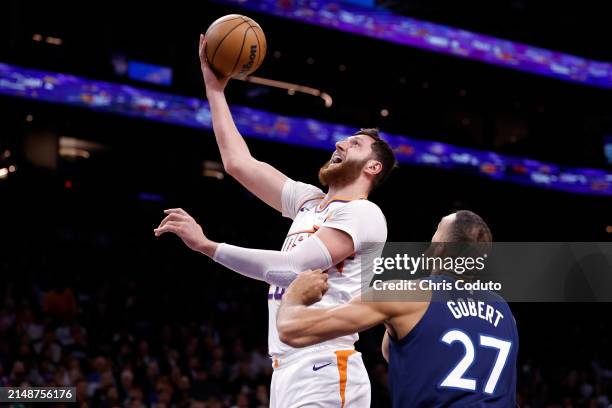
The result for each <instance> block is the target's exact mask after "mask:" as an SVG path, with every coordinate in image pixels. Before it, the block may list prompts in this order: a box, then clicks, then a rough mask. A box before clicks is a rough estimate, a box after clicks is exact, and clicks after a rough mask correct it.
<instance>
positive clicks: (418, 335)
mask: <svg viewBox="0 0 612 408" xmlns="http://www.w3.org/2000/svg"><path fill="white" fill-rule="evenodd" d="M426 281H427V282H431V283H436V284H438V285H446V288H448V287H449V286H450V287H453V288H454V287H455V286H454V284H455V282H456V281H455V279H453V278H451V277H448V276H434V277H431V278H428V279H426ZM389 343H390V344H389V385H390V390H391V398H392V400H393V407H395V408H400V407H401V408H416V407H426V408H433V407H461V408H467V407H496V408H497V407H499V408H514V407H516V356H517V354H518V332H517V329H516V322H515V321H514V316H512V312H511V311H510V308H509V307H508V304H507V303H506V302H505V301H504V300H503V298H501V297H500V296H499V295H497V294H495V293H493V292H489V291H477V292H466V291H457V290H433V291H432V301H431V303H430V304H429V307H428V309H427V311H426V312H425V314H424V315H423V317H422V318H421V320H420V321H419V323H417V325H416V326H415V327H414V328H413V329H412V331H410V333H408V334H407V335H406V336H405V337H404V338H402V339H400V340H398V341H395V340H393V339H391V341H390V342H389Z"/></svg>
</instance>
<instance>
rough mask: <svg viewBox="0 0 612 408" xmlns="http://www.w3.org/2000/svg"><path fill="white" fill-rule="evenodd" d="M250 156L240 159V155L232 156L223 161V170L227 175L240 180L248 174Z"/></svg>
mask: <svg viewBox="0 0 612 408" xmlns="http://www.w3.org/2000/svg"><path fill="white" fill-rule="evenodd" d="M250 159H252V157H251V156H245V157H241V156H240V155H234V156H232V157H229V158H227V159H224V160H223V169H224V170H225V172H226V173H227V174H229V175H230V176H232V177H233V178H235V179H236V180H240V178H241V177H242V176H243V175H245V174H247V173H248V172H249V168H251V166H250V161H249V160H250Z"/></svg>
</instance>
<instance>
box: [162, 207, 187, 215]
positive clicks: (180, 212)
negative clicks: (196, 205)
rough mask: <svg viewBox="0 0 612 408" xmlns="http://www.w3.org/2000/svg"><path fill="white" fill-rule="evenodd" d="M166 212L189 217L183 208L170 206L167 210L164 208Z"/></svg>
mask: <svg viewBox="0 0 612 408" xmlns="http://www.w3.org/2000/svg"><path fill="white" fill-rule="evenodd" d="M164 214H181V215H186V216H187V217H189V214H187V212H186V211H185V210H183V209H182V208H169V209H167V210H164Z"/></svg>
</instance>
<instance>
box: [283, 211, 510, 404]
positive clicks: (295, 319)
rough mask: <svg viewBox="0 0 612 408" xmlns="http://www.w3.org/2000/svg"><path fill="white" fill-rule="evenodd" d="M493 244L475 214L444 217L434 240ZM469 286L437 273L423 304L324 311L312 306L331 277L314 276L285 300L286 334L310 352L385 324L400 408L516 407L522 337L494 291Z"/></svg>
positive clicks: (359, 303) (354, 304)
mask: <svg viewBox="0 0 612 408" xmlns="http://www.w3.org/2000/svg"><path fill="white" fill-rule="evenodd" d="M491 240H492V239H491V232H490V230H489V228H488V226H487V225H486V223H485V222H484V221H483V220H482V218H480V217H479V216H478V215H476V214H474V213H473V212H471V211H458V212H456V213H453V214H450V215H448V216H446V217H444V218H442V220H441V221H440V223H439V225H438V228H437V231H436V233H435V234H434V236H433V238H432V242H434V243H445V242H446V243H448V242H452V243H455V242H462V243H488V244H490V242H491ZM447 246H449V245H447ZM439 247H440V248H443V247H444V245H439ZM436 256H440V257H445V254H444V253H437V254H436ZM472 278H473V277H472ZM461 280H463V281H466V280H469V278H466V276H465V275H458V274H456V273H455V272H449V271H447V270H444V271H440V270H435V271H434V272H433V273H432V274H431V276H430V277H428V278H425V279H421V280H419V281H418V282H424V283H426V284H427V285H423V287H429V288H432V287H434V288H435V289H427V290H420V292H419V293H418V295H419V296H420V297H419V298H418V299H417V300H415V298H412V299H413V300H412V301H365V300H362V298H355V299H353V300H352V301H351V302H350V303H348V304H345V305H341V306H336V307H331V308H329V307H328V308H321V307H308V305H311V304H313V303H315V302H317V301H318V299H320V298H321V297H322V295H323V293H325V290H326V289H327V277H326V274H325V273H322V272H321V271H318V270H317V271H308V272H306V273H303V274H301V275H300V276H299V277H298V279H297V280H295V281H294V282H293V284H292V285H291V286H290V287H289V289H288V290H287V292H286V293H285V296H284V297H283V301H282V304H281V307H280V311H279V314H278V319H277V325H278V330H279V334H280V337H281V340H282V341H284V342H285V343H287V344H290V345H292V346H294V347H304V346H307V345H311V344H316V343H319V342H322V341H325V340H327V339H330V338H334V337H337V336H341V335H344V334H345V333H354V332H357V331H362V330H365V329H367V328H370V327H372V326H375V325H377V324H380V323H384V324H385V326H386V327H387V331H386V333H385V337H384V340H383V355H384V356H385V358H386V359H387V361H388V362H389V385H390V390H391V399H392V401H393V406H394V407H410V408H413V407H427V408H432V407H462V408H465V407H500V408H502V407H503V408H508V407H515V406H516V358H517V353H518V332H517V329H516V322H515V320H514V317H513V315H512V312H511V310H510V308H509V306H508V304H507V303H506V302H505V301H504V300H503V298H501V297H500V296H499V295H497V294H495V293H493V292H490V291H469V292H466V291H463V290H458V289H456V287H457V282H459V281H461ZM436 284H437V285H436ZM459 286H461V285H459ZM321 363H323V362H321Z"/></svg>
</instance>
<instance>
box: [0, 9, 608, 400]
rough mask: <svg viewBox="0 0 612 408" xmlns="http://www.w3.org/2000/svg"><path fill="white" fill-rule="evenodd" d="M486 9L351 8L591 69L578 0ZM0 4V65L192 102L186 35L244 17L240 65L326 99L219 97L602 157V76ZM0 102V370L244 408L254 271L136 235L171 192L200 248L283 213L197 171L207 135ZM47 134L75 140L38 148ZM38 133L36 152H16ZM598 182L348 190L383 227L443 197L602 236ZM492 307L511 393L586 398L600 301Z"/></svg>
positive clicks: (468, 178) (256, 242)
mask: <svg viewBox="0 0 612 408" xmlns="http://www.w3.org/2000/svg"><path fill="white" fill-rule="evenodd" d="M248 3H256V2H248ZM293 3H294V2H292V1H279V2H278V4H281V5H282V6H286V7H291V6H292V5H293ZM295 3H300V2H295ZM348 3H350V2H344V3H343V2H339V3H338V5H337V6H338V7H343V6H345V5H347V4H348ZM353 3H354V2H353ZM362 3H368V2H362ZM490 3H492V2H484V1H475V2H470V3H469V4H464V2H450V1H441V0H440V1H409V2H400V1H397V2H396V1H384V2H378V3H377V4H376V5H375V6H377V7H382V8H384V9H385V10H390V11H392V12H394V13H397V14H403V15H406V16H410V17H412V18H416V19H421V20H425V21H431V22H435V23H439V24H445V25H449V26H452V27H458V28H461V29H465V30H470V31H474V32H478V33H483V34H488V35H491V36H495V37H499V38H504V39H508V40H512V41H517V42H521V43H527V44H531V45H535V46H538V47H543V48H547V49H552V50H556V51H560V52H565V53H568V54H573V55H579V56H582V57H585V58H589V59H593V60H597V61H612V51H611V49H610V47H609V42H608V39H609V38H610V37H611V35H612V32H611V30H612V29H611V27H612V26H610V25H609V24H608V23H607V20H606V13H605V8H604V6H603V5H600V4H599V3H598V2H591V1H587V2H580V3H571V4H568V5H561V4H557V3H552V2H533V1H526V0H513V1H498V2H494V3H495V4H490ZM349 6H351V5H350V4H349ZM0 7H1V8H2V16H3V21H4V23H3V24H1V25H0V38H2V41H0V62H2V63H7V64H11V66H18V67H30V68H37V69H41V70H46V71H52V72H63V73H70V74H74V75H78V76H79V77H83V78H90V79H99V80H105V81H110V82H114V83H123V84H129V85H132V86H136V87H139V88H148V89H151V90H156V91H160V92H167V93H172V94H177V95H184V96H189V97H196V98H200V99H203V98H204V90H203V84H202V80H201V74H200V71H199V63H198V59H197V42H198V35H199V33H200V32H203V31H205V29H206V27H207V26H208V24H210V23H211V22H212V21H213V20H215V19H216V18H218V17H220V16H222V15H225V14H229V13H234V12H237V13H242V14H246V15H249V16H251V17H253V18H254V19H255V20H256V21H258V22H259V23H260V24H261V26H262V27H263V29H264V31H265V33H266V35H267V40H268V55H267V57H266V60H265V61H264V63H263V65H262V67H261V69H260V70H258V71H257V73H256V75H257V76H260V77H264V78H270V79H276V80H281V81H287V82H290V83H294V84H299V85H304V86H309V87H313V88H316V89H320V90H322V91H324V92H326V93H328V94H329V95H330V96H331V97H332V98H333V104H332V106H331V107H326V106H325V105H324V103H323V100H322V99H321V98H319V97H315V96H312V95H306V94H301V93H299V92H296V93H295V94H293V95H291V94H289V93H288V92H287V90H285V89H277V88H272V87H267V86H263V85H255V84H252V83H245V82H241V81H231V82H230V85H229V87H228V89H227V92H226V94H227V97H228V100H229V103H230V106H231V105H242V106H248V107H252V108H257V109H261V110H265V111H269V112H274V113H277V114H281V115H288V116H298V117H307V118H314V119H317V120H321V121H325V122H331V123H339V124H344V125H346V126H349V127H351V128H354V129H358V128H360V127H379V128H380V129H381V130H382V131H384V132H389V133H393V134H401V135H406V136H410V137H412V138H415V139H423V140H432V141H439V142H444V143H449V144H453V145H456V146H464V147H469V148H474V149H479V150H485V151H495V152H499V153H505V154H510V155H513V156H517V157H525V158H531V159H536V160H541V161H544V162H550V163H557V164H560V165H564V166H570V167H576V168H599V169H604V170H606V171H607V172H608V174H609V173H610V172H612V168H611V165H610V162H608V160H607V159H606V156H605V154H604V144H605V142H606V140H610V139H609V136H608V135H612V114H611V112H612V110H611V108H612V93H611V92H610V89H609V88H605V87H599V86H592V85H588V84H586V85H585V84H582V83H577V82H575V81H565V80H562V79H558V78H551V77H548V76H543V75H536V74H533V73H529V72H521V71H519V70H513V69H508V68H505V67H500V66H495V65H490V64H485V63H482V62H480V61H475V60H471V59H465V58H457V57H453V56H449V55H445V54H443V53H437V52H432V51H428V50H423V49H417V48H413V47H407V46H402V45H400V44H393V43H390V42H386V41H382V40H377V39H373V38H368V37H365V36H359V35H355V34H350V33H346V32H341V31H338V30H332V29H327V28H323V27H319V26H313V25H308V24H303V23H299V22H295V21H290V20H287V19H283V18H279V17H273V16H269V15H265V14H262V13H258V12H255V11H249V10H246V9H242V8H240V7H239V6H238V5H228V4H223V3H209V2H199V3H187V2H184V3H182V2H163V3H159V4H155V5H153V4H149V3H144V2H137V3H132V2H118V1H107V2H96V3H91V4H89V3H80V4H64V3H59V2H44V3H43V2H40V3H38V2H22V1H17V0H10V1H7V2H4V3H3V5H2V6H0ZM351 7H352V6H351ZM372 12H373V13H374V12H375V9H372ZM48 38H52V40H48ZM57 39H59V41H57ZM118 58H119V61H121V59H122V58H123V60H135V61H142V62H147V63H150V64H155V65H159V66H165V67H169V68H171V69H172V72H173V76H172V83H171V84H170V85H159V84H151V83H147V82H142V81H137V80H135V79H130V78H129V77H128V76H127V75H125V74H120V73H118V71H117V61H118ZM113 61H114V62H115V65H113ZM383 110H386V113H387V115H386V116H384V115H383V114H381V113H382V111H383ZM0 118H1V121H0V154H2V159H0V160H1V161H0V167H2V168H3V169H5V171H4V172H2V173H1V174H2V177H1V178H0V197H1V199H0V214H1V223H0V231H1V233H0V271H1V274H2V275H1V276H2V279H1V281H0V282H1V283H0V288H1V291H2V292H1V293H2V294H1V296H0V385H17V384H20V383H22V382H23V381H26V382H28V383H30V384H33V385H53V384H56V385H57V384H74V385H76V386H77V390H78V396H79V400H80V402H81V403H87V404H88V405H89V406H103V407H113V406H130V407H137V406H142V405H144V406H157V407H163V406H171V405H175V406H190V405H194V406H205V407H225V406H238V407H264V406H267V400H268V384H269V378H270V374H271V367H270V364H269V361H268V360H267V359H266V341H267V307H266V301H265V299H266V293H267V285H265V284H264V283H261V282H256V281H251V280H248V279H246V278H244V277H241V276H238V275H236V274H234V273H233V272H231V271H229V270H225V269H223V268H221V267H219V266H217V265H216V264H214V263H213V262H212V261H210V260H208V259H207V258H206V257H204V256H201V255H198V254H195V253H193V252H191V251H189V250H188V249H187V248H185V247H184V246H183V245H182V243H181V242H179V241H178V240H177V239H176V238H175V237H171V236H163V237H162V238H159V239H156V238H154V237H153V231H152V230H153V228H154V227H155V226H156V225H157V224H158V223H159V221H160V220H161V219H162V216H163V214H162V210H163V209H164V208H170V207H182V208H184V209H186V210H187V211H189V212H190V213H191V214H192V215H193V216H194V217H195V218H196V219H197V220H198V221H199V222H200V223H201V224H202V225H203V227H204V229H205V231H206V232H207V234H208V235H209V236H210V237H211V238H212V239H214V240H217V241H227V242H231V243H235V244H238V245H243V246H250V247H259V248H269V249H277V248H280V245H281V244H282V242H283V238H284V234H285V232H286V228H288V226H289V221H288V220H286V219H282V218H281V217H280V216H279V215H278V214H276V213H275V211H274V210H272V209H270V208H268V207H267V206H266V205H265V204H263V203H261V202H260V201H259V200H257V199H256V198H255V197H254V196H252V195H251V194H249V193H248V192H246V191H245V190H244V189H243V188H242V187H241V186H240V185H238V183H236V182H235V181H234V180H232V179H231V178H230V177H228V176H227V175H224V173H223V171H222V168H218V167H216V164H215V163H218V162H219V160H220V159H219V154H218V151H217V148H216V145H215V141H214V137H213V135H212V133H211V132H210V131H207V130H203V129H195V128H189V127H182V126H176V125H171V124H166V123H162V122H155V121H147V120H143V119H139V118H130V117H124V116H120V115H115V114H108V113H101V112H96V111H92V110H88V109H84V108H79V107H71V106H68V105H62V104H53V103H45V102H40V101H36V100H32V99H26V98H14V97H11V96H0ZM289 134H291V130H289ZM66 138H75V139H79V140H80V141H87V142H92V143H95V144H96V146H94V147H92V145H80V147H79V149H80V150H79V149H77V150H76V152H75V150H74V149H73V150H70V149H65V148H64V150H63V151H62V150H61V149H62V147H61V144H62V140H64V142H65V141H66ZM247 142H248V144H249V147H250V148H251V151H252V153H253V155H254V156H255V157H257V158H258V159H259V160H263V161H268V162H270V163H272V164H273V165H275V166H277V167H278V168H279V169H281V170H282V171H284V172H285V173H286V174H287V175H289V176H290V177H292V178H294V179H298V180H302V181H306V182H311V183H316V182H317V179H316V175H317V170H318V168H319V167H320V166H321V165H322V164H323V163H324V162H325V161H326V160H327V159H328V158H329V155H330V153H329V150H328V151H326V150H321V149H315V148H308V147H304V146H293V145H290V144H285V143H277V142H273V141H262V140H257V139H252V138H251V139H247ZM44 143H51V146H52V148H51V150H49V149H47V150H45V149H44V148H36V147H32V146H38V147H40V146H41V145H43V144H44ZM611 143H612V142H611ZM83 150H84V151H86V153H87V154H84V153H82V151H83ZM7 151H8V152H9V153H6V152H7ZM33 151H35V152H34V153H33ZM60 153H61V154H60ZM37 155H38V156H37ZM41 155H42V156H43V158H42V159H40V156H41ZM33 156H36V157H38V159H33V158H32V157H33ZM82 156H88V157H87V158H84V157H82ZM608 159H609V160H612V158H608ZM37 160H38V161H37ZM41 160H42V161H41ZM11 166H13V167H11ZM9 168H10V169H11V171H8V169H9ZM12 170H14V171H12ZM606 189H608V190H606ZM598 191H600V192H601V191H603V193H601V194H579V193H571V192H566V191H557V190H555V189H549V188H543V187H542V186H538V185H526V184H517V183H512V182H508V181H504V180H503V177H501V178H491V177H482V176H479V175H475V174H471V173H470V174H466V173H465V172H461V171H454V170H447V169H442V168H439V167H437V166H413V165H410V164H404V165H401V166H400V168H399V169H398V170H397V171H396V172H395V173H394V174H393V175H392V177H391V179H390V180H389V182H388V183H387V184H386V185H385V186H384V187H383V188H381V190H380V191H377V192H376V193H375V194H373V195H372V197H371V199H372V200H373V201H375V202H376V203H377V204H378V205H379V206H380V207H381V208H382V210H383V211H384V213H385V214H386V217H387V221H388V226H389V240H390V241H425V240H428V239H430V238H431V235H432V234H433V232H434V230H435V227H436V225H437V223H438V219H439V218H440V217H441V216H443V215H446V214H447V213H450V212H452V211H453V210H455V209H462V208H463V209H470V210H473V211H475V212H477V213H478V214H480V215H481V216H482V217H483V218H484V219H485V220H486V221H487V222H488V224H489V225H490V227H491V229H492V232H493V236H494V239H495V240H497V241H609V240H610V233H611V232H612V227H611V226H612V215H611V214H612V213H611V212H610V209H611V208H612V206H611V204H612V200H611V199H610V194H609V193H608V194H606V191H609V186H603V190H601V186H600V189H599V190H598ZM511 307H512V309H513V311H514V313H515V316H516V320H517V323H518V328H519V334H520V338H521V343H520V354H519V367H518V375H519V382H518V394H519V401H520V404H521V406H523V407H607V406H608V405H609V404H610V398H611V397H612V371H610V369H612V358H611V357H612V356H611V346H612V345H611V337H610V334H611V330H612V329H611V327H610V324H609V315H610V312H612V308H611V307H610V305H609V304H605V303H601V304H596V303H574V304H569V303H567V304H543V303H540V304H512V305H511ZM381 337H382V329H381V328H374V329H372V330H369V331H368V332H366V333H364V334H363V335H362V336H361V340H360V341H359V343H358V348H359V349H360V350H361V351H362V352H363V353H364V359H365V362H366V365H367V368H368V370H369V372H370V378H371V381H372V385H373V406H376V407H386V406H388V405H389V402H388V388H387V384H386V364H385V363H384V361H383V359H382V357H381V355H380V352H379V344H380V339H381Z"/></svg>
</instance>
